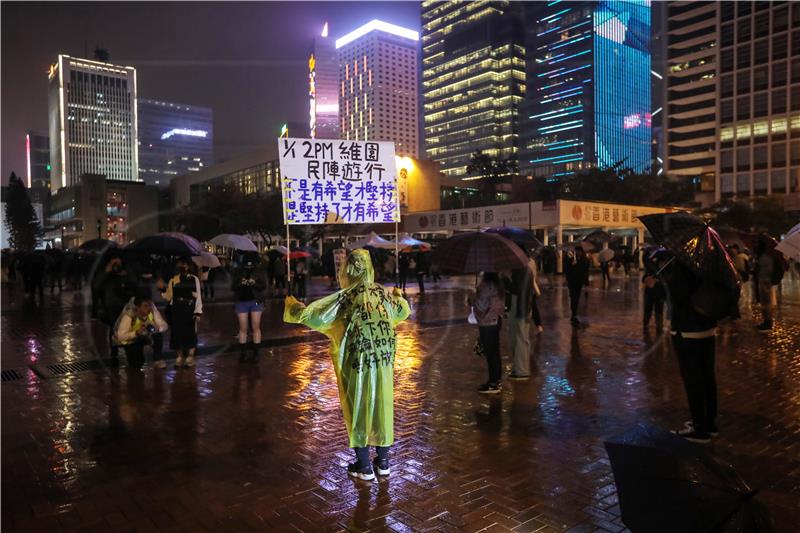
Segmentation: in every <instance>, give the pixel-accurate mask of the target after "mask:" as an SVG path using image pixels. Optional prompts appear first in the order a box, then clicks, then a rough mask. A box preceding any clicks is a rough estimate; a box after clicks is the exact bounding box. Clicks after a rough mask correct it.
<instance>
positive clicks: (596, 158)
mask: <svg viewBox="0 0 800 533" xmlns="http://www.w3.org/2000/svg"><path fill="white" fill-rule="evenodd" d="M525 17H526V21H527V23H528V26H527V27H528V36H527V40H526V49H527V52H528V55H527V64H526V74H527V94H526V105H525V115H526V116H525V118H524V119H523V121H522V124H523V125H522V136H523V150H522V153H521V157H520V159H521V164H520V171H521V174H523V175H530V176H533V177H537V178H545V179H550V180H558V179H561V178H563V177H565V176H569V175H571V174H574V173H576V172H579V171H581V170H583V169H586V168H591V167H599V168H608V167H612V166H614V165H617V164H621V166H622V167H626V168H631V169H633V170H635V171H637V172H643V171H645V170H647V169H649V168H650V167H651V164H652V128H651V124H652V122H651V121H652V98H651V80H650V78H651V73H650V72H651V61H650V2H649V0H630V1H617V0H602V1H596V2H558V1H551V2H535V3H530V4H526V13H525Z"/></svg>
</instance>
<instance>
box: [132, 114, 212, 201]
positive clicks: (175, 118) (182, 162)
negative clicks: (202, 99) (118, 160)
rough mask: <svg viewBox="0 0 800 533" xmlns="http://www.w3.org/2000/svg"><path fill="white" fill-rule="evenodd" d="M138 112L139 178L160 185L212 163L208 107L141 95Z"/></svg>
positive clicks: (167, 183)
mask: <svg viewBox="0 0 800 533" xmlns="http://www.w3.org/2000/svg"><path fill="white" fill-rule="evenodd" d="M138 112H139V113H138V114H139V121H138V123H139V179H141V180H142V181H144V182H145V183H147V184H148V185H157V186H159V187H162V188H163V187H167V186H168V185H169V182H170V181H171V180H172V178H174V177H175V176H181V175H183V174H189V173H190V172H199V171H200V170H201V169H203V167H207V166H210V165H212V164H213V163H214V119H213V113H212V111H211V109H210V108H208V107H200V106H195V105H189V104H178V103H173V102H162V101H158V100H144V99H141V98H140V99H139V106H138Z"/></svg>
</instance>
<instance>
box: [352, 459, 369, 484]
mask: <svg viewBox="0 0 800 533" xmlns="http://www.w3.org/2000/svg"><path fill="white" fill-rule="evenodd" d="M347 475H349V476H350V477H354V478H358V479H363V480H364V481H372V480H373V479H375V473H374V472H373V471H372V467H371V466H369V465H367V466H363V467H362V466H361V465H360V464H359V463H358V462H355V463H350V464H349V465H347Z"/></svg>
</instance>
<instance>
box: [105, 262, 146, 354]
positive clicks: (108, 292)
mask: <svg viewBox="0 0 800 533" xmlns="http://www.w3.org/2000/svg"><path fill="white" fill-rule="evenodd" d="M95 283H96V285H97V290H98V292H99V293H100V298H101V308H100V310H99V315H100V320H101V321H102V322H103V324H105V325H106V326H107V327H108V342H109V346H110V351H111V353H110V355H111V359H112V361H114V362H116V360H117V357H118V356H119V347H118V346H117V343H116V342H114V324H115V323H116V321H117V318H118V317H119V315H120V314H121V313H122V310H123V309H124V308H125V306H126V305H127V304H128V302H129V301H130V299H131V298H133V297H134V296H135V295H136V283H135V281H134V280H133V279H131V277H130V276H129V275H128V271H127V269H126V268H125V265H124V264H123V262H122V258H121V257H113V258H112V259H111V260H110V261H109V262H108V264H107V265H106V267H105V269H104V270H103V272H101V273H100V275H99V276H98V279H97V280H96V282H95Z"/></svg>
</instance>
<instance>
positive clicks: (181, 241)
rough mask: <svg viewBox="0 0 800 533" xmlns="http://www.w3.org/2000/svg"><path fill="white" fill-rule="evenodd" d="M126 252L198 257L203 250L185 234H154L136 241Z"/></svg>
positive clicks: (192, 238)
mask: <svg viewBox="0 0 800 533" xmlns="http://www.w3.org/2000/svg"><path fill="white" fill-rule="evenodd" d="M125 249H126V250H132V251H135V252H142V253H145V254H154V255H200V253H201V252H202V251H203V248H202V247H201V246H200V243H199V242H197V239H195V238H194V237H190V236H189V235H186V234H185V233H176V232H172V233H156V234H155V235H150V236H148V237H143V238H141V239H136V240H135V241H133V242H132V243H130V244H129V245H128V246H127V247H126V248H125Z"/></svg>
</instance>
